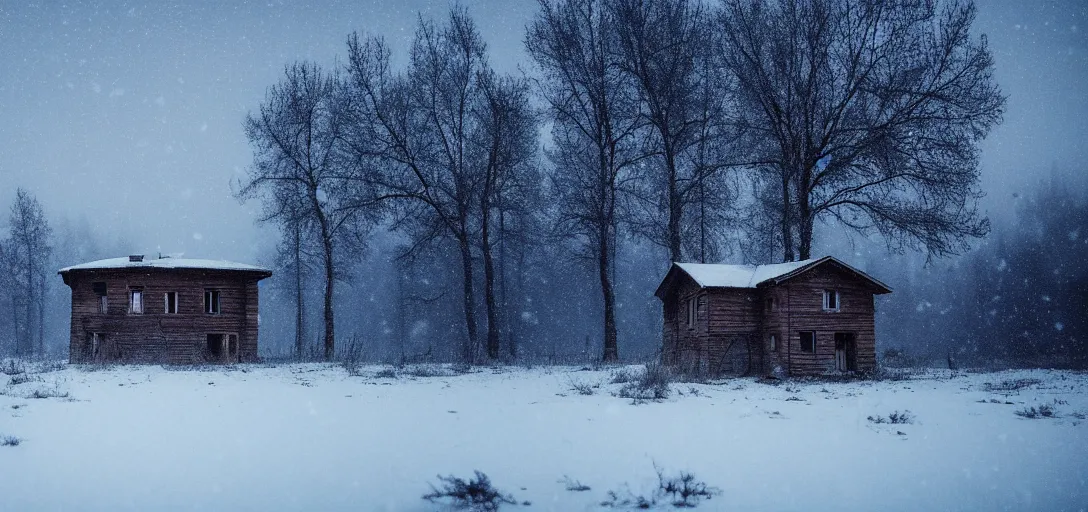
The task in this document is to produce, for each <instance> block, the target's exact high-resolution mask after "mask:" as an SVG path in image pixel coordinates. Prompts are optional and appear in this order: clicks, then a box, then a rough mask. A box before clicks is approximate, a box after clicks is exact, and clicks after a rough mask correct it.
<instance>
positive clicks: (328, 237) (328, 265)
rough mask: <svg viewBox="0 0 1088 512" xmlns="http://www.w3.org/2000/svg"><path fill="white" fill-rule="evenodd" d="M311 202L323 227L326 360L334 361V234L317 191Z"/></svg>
mask: <svg viewBox="0 0 1088 512" xmlns="http://www.w3.org/2000/svg"><path fill="white" fill-rule="evenodd" d="M311 200H312V201H313V202H314V208H315V210H316V211H315V213H316V214H317V220H318V223H320V225H321V245H322V248H323V249H324V253H325V254H324V256H325V360H326V361H332V360H333V358H335V357H336V333H335V331H334V329H335V328H336V324H335V321H334V316H333V315H334V314H333V309H332V304H333V285H334V283H335V282H336V280H335V275H336V274H335V272H334V268H333V254H332V250H333V246H332V234H331V233H330V232H329V221H328V219H327V218H325V214H324V212H322V211H321V207H320V205H319V204H317V198H316V191H314V192H313V197H312V198H311Z"/></svg>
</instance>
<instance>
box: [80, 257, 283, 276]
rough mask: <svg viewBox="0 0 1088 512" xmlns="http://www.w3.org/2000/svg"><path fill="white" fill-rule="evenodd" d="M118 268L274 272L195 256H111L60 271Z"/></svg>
mask: <svg viewBox="0 0 1088 512" xmlns="http://www.w3.org/2000/svg"><path fill="white" fill-rule="evenodd" d="M116 268H164V269H170V268H185V269H201V270H248V271H253V272H267V273H271V272H272V271H271V270H269V269H267V268H264V267H258V266H255V265H247V264H245V263H235V262H233V261H221V260H200V259H193V258H143V259H142V261H132V258H130V257H128V256H125V257H123V258H109V259H105V260H98V261H91V262H88V263H81V264H79V265H72V266H70V267H64V268H62V269H60V273H65V272H68V271H71V270H105V269H116Z"/></svg>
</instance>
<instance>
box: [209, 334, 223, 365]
mask: <svg viewBox="0 0 1088 512" xmlns="http://www.w3.org/2000/svg"><path fill="white" fill-rule="evenodd" d="M207 352H208V358H209V359H219V358H221V357H223V335H222V334H209V335H208V346H207Z"/></svg>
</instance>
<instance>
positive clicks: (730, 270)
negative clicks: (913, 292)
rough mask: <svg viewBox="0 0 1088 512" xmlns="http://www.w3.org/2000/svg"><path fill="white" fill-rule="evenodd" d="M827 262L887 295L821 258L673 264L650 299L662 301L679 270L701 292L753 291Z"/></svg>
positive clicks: (886, 290)
mask: <svg viewBox="0 0 1088 512" xmlns="http://www.w3.org/2000/svg"><path fill="white" fill-rule="evenodd" d="M829 261H831V262H834V263H837V264H838V265H840V266H841V267H842V268H844V269H846V270H848V271H850V272H853V273H854V274H857V275H858V276H859V277H861V278H862V279H866V280H868V281H870V282H872V283H873V284H874V285H876V286H877V287H878V288H881V289H882V290H883V291H882V292H881V293H889V292H891V288H888V286H887V285H885V284H884V283H882V282H880V281H878V280H877V279H875V278H874V277H872V276H870V275H869V274H866V273H865V272H862V271H860V270H858V269H856V268H854V267H851V266H850V265H847V264H846V263H843V262H842V261H840V260H838V259H837V258H834V257H832V256H824V257H822V258H813V259H807V260H802V261H791V262H787V263H773V264H768V265H726V264H718V263H714V264H710V263H673V268H672V269H670V270H669V273H668V274H667V275H666V276H665V279H664V280H662V282H661V285H660V286H658V288H657V292H655V294H654V295H657V296H658V297H663V295H662V293H663V291H664V290H665V288H666V285H667V284H668V283H669V282H670V281H669V276H670V275H672V274H673V273H674V272H673V270H675V269H679V270H681V271H683V272H684V273H685V274H687V275H688V276H690V277H691V278H692V279H693V280H694V281H695V283H696V284H698V285H699V286H700V287H701V288H756V287H757V286H759V285H760V284H763V283H766V282H768V281H776V282H782V281H785V280H786V279H789V278H792V277H793V276H796V275H798V274H800V273H802V272H805V271H806V270H808V269H810V268H813V267H815V266H817V265H820V264H822V263H825V262H829Z"/></svg>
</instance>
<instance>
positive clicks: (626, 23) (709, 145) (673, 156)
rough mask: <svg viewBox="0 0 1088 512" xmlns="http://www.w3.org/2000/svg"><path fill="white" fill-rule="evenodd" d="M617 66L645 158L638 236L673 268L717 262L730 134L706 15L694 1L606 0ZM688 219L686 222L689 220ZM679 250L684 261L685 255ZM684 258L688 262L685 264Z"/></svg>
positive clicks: (724, 87)
mask: <svg viewBox="0 0 1088 512" xmlns="http://www.w3.org/2000/svg"><path fill="white" fill-rule="evenodd" d="M608 4H609V6H610V9H611V10H612V11H613V12H614V17H615V19H616V24H615V30H616V41H617V43H618V44H617V53H618V59H619V60H618V61H619V63H620V65H621V66H622V68H623V70H624V71H625V72H626V73H628V74H629V75H630V76H631V82H632V84H633V86H634V87H635V90H636V91H637V93H638V97H639V100H640V101H641V104H642V108H641V110H640V112H641V114H642V115H643V117H644V119H645V133H644V134H643V141H644V144H645V149H646V151H648V152H649V153H650V155H652V157H653V158H652V159H651V160H649V161H647V163H646V165H645V166H644V169H646V170H647V171H648V172H647V173H646V176H645V183H644V186H643V187H641V188H640V189H639V193H638V194H636V196H635V197H638V198H639V199H640V200H641V202H642V203H643V205H644V206H643V208H641V209H642V210H644V212H645V214H644V215H641V216H640V218H641V219H642V222H640V223H639V230H640V231H641V232H642V234H643V235H644V236H646V237H647V239H649V240H650V241H651V242H653V243H656V244H658V245H661V246H662V247H664V248H666V249H667V250H668V251H669V257H670V259H671V260H672V261H684V260H685V259H697V260H700V261H704V260H705V259H706V257H707V256H708V255H710V254H716V252H717V250H716V249H717V244H716V243H715V244H714V245H715V247H714V248H713V249H712V248H711V244H712V243H714V242H716V241H717V240H716V239H719V238H720V237H721V236H722V233H720V232H715V233H711V231H717V230H719V229H720V228H721V226H720V224H721V222H720V219H721V213H722V210H723V209H724V208H726V207H728V204H725V203H728V202H729V201H730V196H731V195H732V193H731V191H730V190H729V187H728V185H729V182H728V181H727V180H725V179H723V177H722V176H721V174H722V173H723V170H724V169H726V168H727V166H728V165H729V162H730V159H731V158H732V155H731V152H730V149H731V148H730V143H731V139H732V135H731V134H732V131H731V130H732V129H733V128H734V126H733V125H732V124H730V123H728V120H729V119H728V116H727V115H726V114H727V112H728V111H727V107H729V106H730V99H731V98H732V96H731V94H730V91H729V90H728V88H729V85H730V81H729V80H728V75H727V74H725V73H721V72H720V70H719V69H717V68H716V67H715V66H716V64H715V62H714V59H713V58H712V57H713V53H712V52H713V49H714V39H715V37H717V35H716V32H715V31H713V30H712V25H711V22H712V19H713V17H712V14H713V13H712V11H710V10H709V9H708V7H707V6H706V5H705V4H704V3H703V2H701V1H700V0H612V1H610V2H608ZM689 217H690V218H689ZM685 249H686V252H687V255H685ZM685 256H687V257H685Z"/></svg>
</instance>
